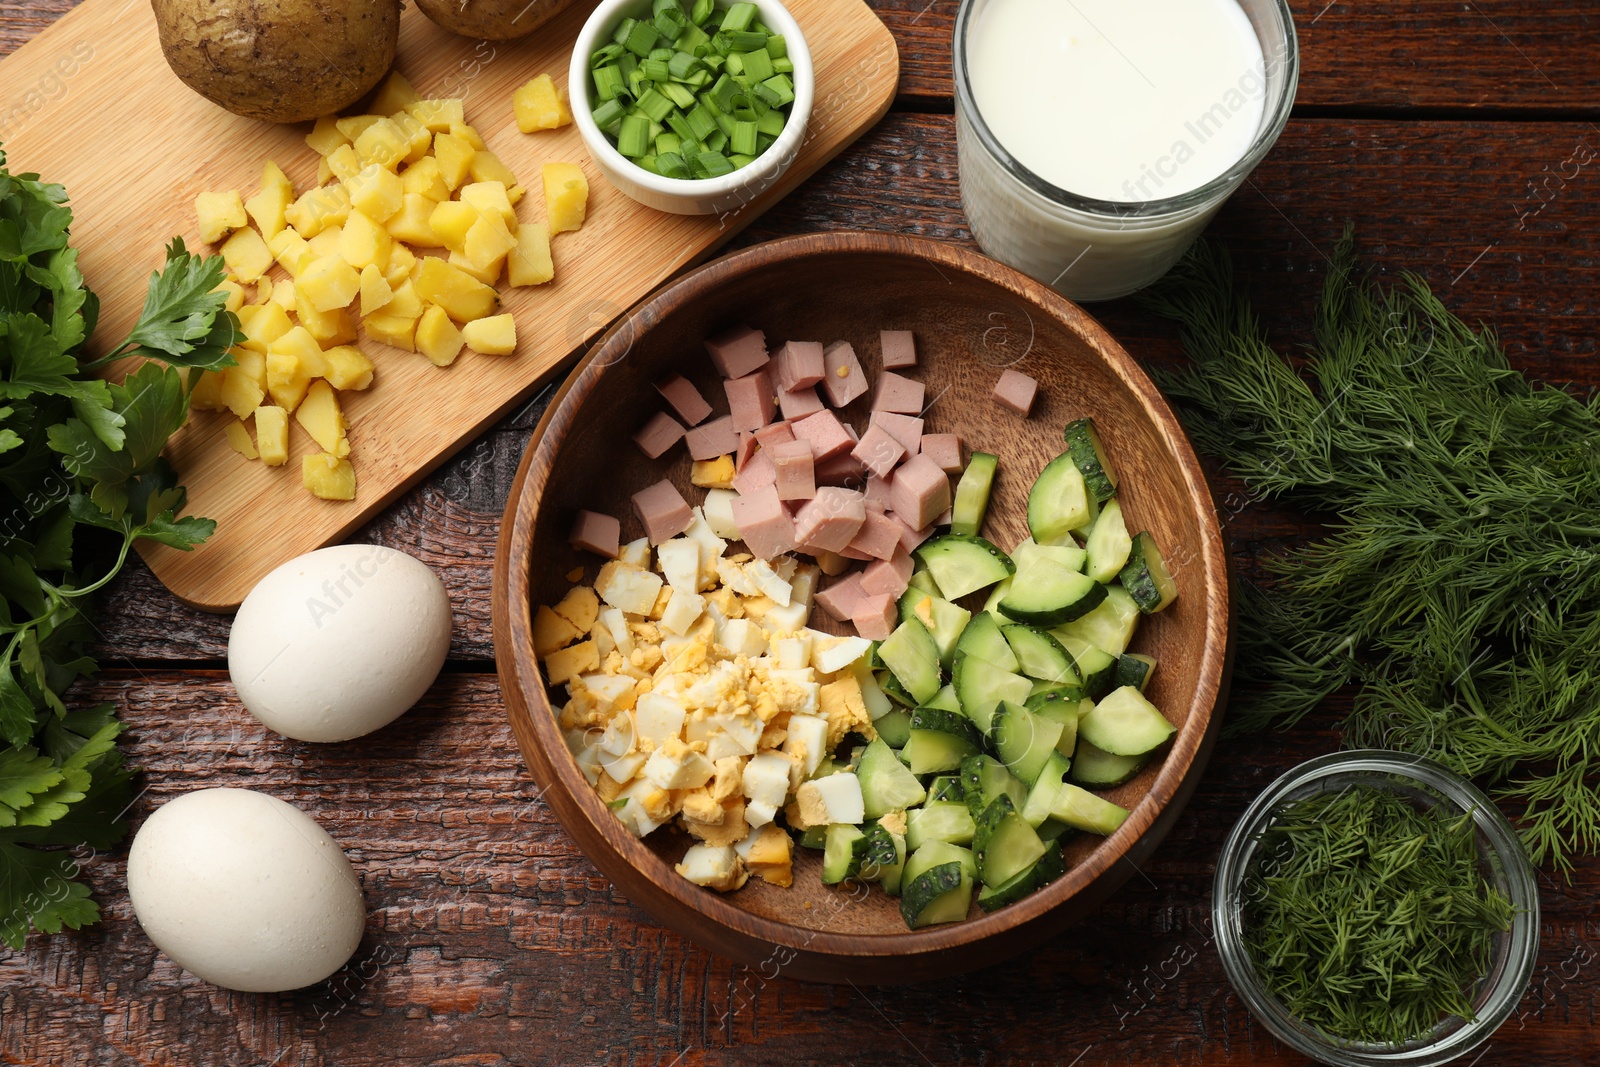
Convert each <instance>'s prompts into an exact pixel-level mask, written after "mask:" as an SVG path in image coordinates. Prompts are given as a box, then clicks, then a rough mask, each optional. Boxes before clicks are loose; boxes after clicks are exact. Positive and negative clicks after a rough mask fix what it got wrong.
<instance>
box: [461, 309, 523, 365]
mask: <svg viewBox="0 0 1600 1067" xmlns="http://www.w3.org/2000/svg"><path fill="white" fill-rule="evenodd" d="M461 336H462V338H463V339H464V340H465V341H466V342H467V347H468V348H470V349H472V350H473V351H474V352H481V353H483V354H484V355H486V356H509V355H510V354H511V353H512V352H515V351H516V349H517V323H516V320H515V319H513V318H512V317H511V315H510V314H505V315H493V316H490V317H488V318H483V319H473V320H472V321H471V322H469V323H467V324H466V325H465V326H463V327H461Z"/></svg>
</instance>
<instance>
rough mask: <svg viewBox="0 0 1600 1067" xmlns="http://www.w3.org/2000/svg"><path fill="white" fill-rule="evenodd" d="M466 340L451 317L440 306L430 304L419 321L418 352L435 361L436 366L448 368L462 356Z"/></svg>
mask: <svg viewBox="0 0 1600 1067" xmlns="http://www.w3.org/2000/svg"><path fill="white" fill-rule="evenodd" d="M464 341H465V339H464V338H463V337H462V336H461V331H460V330H458V329H456V324H455V323H453V322H451V321H450V316H449V315H448V314H446V313H445V310H444V308H442V307H440V306H439V305H438V304H429V305H428V308H427V310H426V311H424V312H423V313H422V318H421V319H419V320H418V321H417V335H416V344H417V351H418V352H421V353H422V354H423V355H425V356H427V357H428V358H429V359H430V360H432V361H433V363H434V365H435V366H439V367H448V366H449V365H450V364H452V363H454V362H455V360H456V356H458V355H460V354H461V346H462V344H463V343H464Z"/></svg>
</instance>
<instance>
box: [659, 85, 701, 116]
mask: <svg viewBox="0 0 1600 1067" xmlns="http://www.w3.org/2000/svg"><path fill="white" fill-rule="evenodd" d="M656 88H657V89H659V90H660V91H661V95H662V96H665V97H666V98H667V99H668V100H671V101H672V103H673V104H674V105H675V106H677V107H682V108H690V107H694V93H693V91H691V90H690V89H689V87H688V86H687V85H679V84H677V83H676V82H663V83H662V84H661V85H658V86H657V87H656ZM662 121H663V122H665V121H666V120H665V119H663V120H662Z"/></svg>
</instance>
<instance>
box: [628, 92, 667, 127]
mask: <svg viewBox="0 0 1600 1067" xmlns="http://www.w3.org/2000/svg"><path fill="white" fill-rule="evenodd" d="M635 106H636V107H638V109H639V110H640V111H642V112H643V113H644V114H646V115H648V116H649V117H650V121H651V122H665V121H666V119H667V116H668V115H670V114H672V101H671V100H668V99H667V98H666V97H664V96H662V95H661V94H660V93H658V92H656V91H655V90H654V89H648V90H646V91H645V93H644V95H642V96H640V97H639V103H638V104H637V105H635Z"/></svg>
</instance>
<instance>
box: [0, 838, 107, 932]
mask: <svg viewBox="0 0 1600 1067" xmlns="http://www.w3.org/2000/svg"><path fill="white" fill-rule="evenodd" d="M77 876H78V863H77V861H76V860H74V859H73V858H72V857H71V856H70V855H69V854H67V853H65V852H40V851H38V850H37V849H32V848H24V847H22V846H19V845H10V844H6V843H4V842H0V941H3V942H5V944H6V945H7V946H9V947H10V948H12V949H13V950H20V949H21V948H22V945H23V942H24V941H25V940H26V938H27V936H28V928H29V927H30V926H32V927H36V928H37V929H40V930H43V931H44V932H45V933H47V934H56V933H60V932H61V928H62V927H63V926H64V927H67V928H68V929H71V930H79V929H82V928H83V927H85V926H88V925H89V924H91V923H93V922H96V921H97V920H99V918H100V906H99V905H98V904H96V903H95V902H94V901H93V900H90V899H89V887H88V886H86V885H84V884H83V883H82V882H78V881H76V880H75V879H76V878H77Z"/></svg>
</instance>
